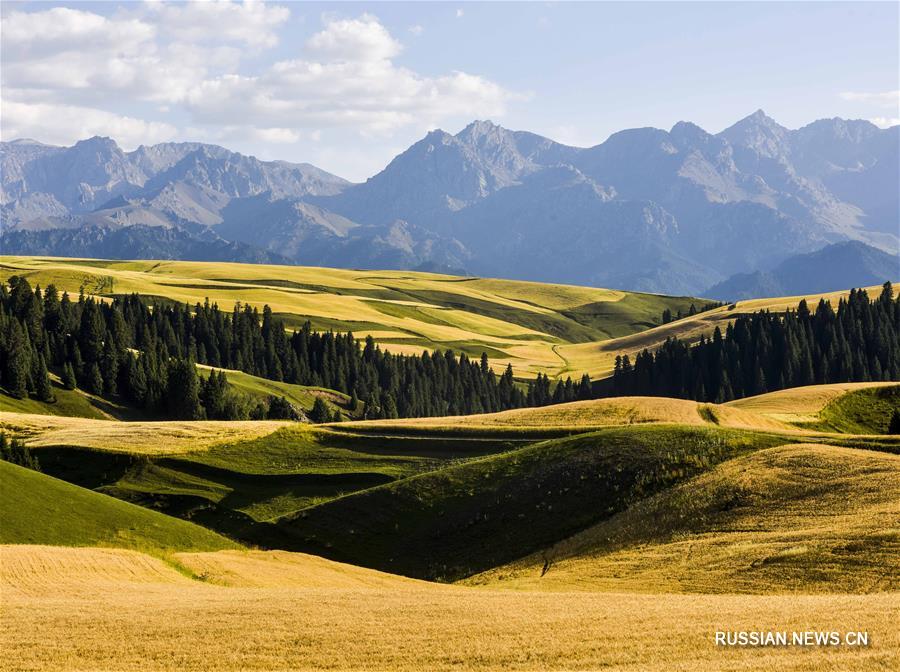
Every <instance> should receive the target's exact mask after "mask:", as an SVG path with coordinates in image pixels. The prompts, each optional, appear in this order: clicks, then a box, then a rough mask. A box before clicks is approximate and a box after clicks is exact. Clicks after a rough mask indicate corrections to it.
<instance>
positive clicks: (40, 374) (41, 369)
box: [34, 355, 56, 402]
mask: <svg viewBox="0 0 900 672" xmlns="http://www.w3.org/2000/svg"><path fill="white" fill-rule="evenodd" d="M34 391H35V396H36V397H37V398H38V399H40V400H41V401H46V402H52V401H55V400H56V399H55V397H54V396H53V386H52V385H51V384H50V375H49V374H48V373H47V364H46V362H45V361H44V356H43V355H39V356H38V358H37V367H36V371H35V373H34Z"/></svg>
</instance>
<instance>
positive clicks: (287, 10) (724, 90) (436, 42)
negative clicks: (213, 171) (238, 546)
mask: <svg viewBox="0 0 900 672" xmlns="http://www.w3.org/2000/svg"><path fill="white" fill-rule="evenodd" d="M898 7H900V5H898V3H894V2H884V3H861V2H852V3H839V2H829V3H818V2H802V3H779V2H765V3H730V2H720V3H681V2H665V3H649V2H648V3H643V2H632V3H537V2H535V3H512V2H503V3H460V2H456V3H356V2H353V3H302V4H301V3H266V4H263V3H259V2H255V3H248V4H244V5H230V4H228V3H215V4H211V3H206V4H202V5H201V4H193V5H183V4H165V5H162V4H160V3H84V2H81V3H68V4H66V3H63V4H50V3H44V2H41V3H30V2H24V3H11V2H5V3H3V8H2V12H3V24H2V31H3V41H2V51H3V53H2V56H3V63H4V67H3V70H2V84H0V94H2V98H3V117H2V134H3V139H12V138H13V137H21V136H28V137H34V138H35V139H38V140H42V141H45V142H52V143H56V144H71V143H72V142H74V141H75V140H77V139H79V138H81V137H85V136H87V135H92V134H103V135H110V136H111V137H114V138H115V139H116V140H117V141H119V142H120V144H122V145H123V147H125V148H127V149H131V148H133V147H135V146H137V145H138V144H141V143H146V144H149V143H154V142H160V141H165V140H203V141H208V142H215V143H218V144H223V145H225V146H227V147H229V148H232V149H235V150H238V151H241V152H245V153H251V154H255V155H257V156H260V157H261V158H266V159H274V158H279V159H285V160H290V161H308V162H310V163H314V164H316V165H318V166H320V167H322V168H324V169H326V170H330V171H332V172H335V173H338V174H340V175H342V176H345V177H347V178H349V179H354V180H362V179H365V178H366V177H368V176H370V175H372V174H374V173H375V172H377V171H378V170H379V169H381V168H382V167H383V166H384V165H385V164H386V163H387V162H388V161H389V160H390V159H391V158H392V157H393V156H394V155H395V154H396V153H398V152H399V151H402V150H403V149H405V148H406V147H407V146H409V145H410V144H411V143H412V142H414V141H415V140H417V139H419V138H420V137H421V136H422V135H423V134H424V133H425V132H427V131H428V130H430V129H432V128H435V127H441V128H444V129H445V130H448V131H451V132H456V131H458V130H459V129H460V128H462V127H463V126H465V124H466V123H468V122H469V121H471V120H472V119H475V118H490V119H492V120H494V121H495V122H497V123H500V124H502V125H504V126H506V127H509V128H513V129H523V130H530V131H534V132H537V133H541V134H543V135H547V136H549V137H551V138H553V139H555V140H558V141H561V142H567V143H570V144H577V145H593V144H597V143H599V142H602V141H603V140H605V139H606V138H607V137H608V136H609V135H610V133H613V132H615V131H618V130H622V129H624V128H632V127H637V126H656V127H660V128H669V127H671V126H672V125H673V124H674V123H675V122H677V121H679V120H690V121H693V122H695V123H697V124H699V125H700V126H702V127H703V128H705V129H707V130H709V131H711V132H717V131H720V130H722V129H723V128H725V127H727V126H729V125H730V124H732V123H734V122H735V121H737V120H738V119H740V118H742V117H744V116H746V115H748V114H750V113H752V112H753V111H754V110H756V109H758V108H763V109H764V110H765V111H766V112H767V113H768V114H769V115H770V116H772V117H774V118H775V119H776V120H777V121H778V122H780V123H781V124H783V125H785V126H787V127H789V128H796V127H799V126H802V125H804V124H806V123H809V122H811V121H813V120H815V119H818V118H822V117H832V116H841V117H848V118H863V119H872V120H874V121H875V122H876V123H879V124H880V125H889V124H894V123H898V119H897V118H898V117H900V110H898V105H900V103H898V95H900V94H898V90H900V83H898V79H900V67H898V54H900V36H898V31H900V14H898V11H900V10H898Z"/></svg>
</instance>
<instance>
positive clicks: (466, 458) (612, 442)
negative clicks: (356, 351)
mask: <svg viewBox="0 0 900 672" xmlns="http://www.w3.org/2000/svg"><path fill="white" fill-rule="evenodd" d="M894 387H895V388H896V387H897V386H894ZM857 389H861V390H862V391H863V392H865V391H866V390H871V391H872V392H873V394H874V393H875V392H877V391H879V390H887V391H890V390H891V389H892V388H890V387H872V388H858V387H854V386H824V387H823V388H809V389H805V390H797V391H794V394H795V395H796V396H797V398H798V399H801V400H802V399H806V400H807V402H798V408H800V409H801V410H803V413H804V415H802V416H797V417H801V420H802V421H801V422H797V417H795V416H790V415H785V414H784V413H783V412H782V413H777V412H773V410H781V411H783V410H784V408H785V406H784V405H785V404H790V401H789V400H787V399H786V397H785V394H784V393H783V392H782V393H774V394H772V395H763V396H762V397H759V398H754V399H748V400H742V401H741V402H736V403H734V404H726V405H716V404H698V403H696V402H692V401H686V400H677V399H665V398H657V397H627V398H615V399H598V400H592V401H585V402H574V403H570V404H562V405H557V406H550V407H544V408H534V409H521V410H516V411H507V412H503V413H494V414H486V415H480V416H470V417H460V418H430V419H428V418H426V419H417V420H397V421H369V422H344V423H339V424H332V425H319V426H311V425H302V424H297V423H290V422H276V421H258V422H257V421H245V422H207V421H202V422H117V421H112V420H94V419H85V418H66V417H58V416H41V415H27V414H17V413H4V412H0V428H4V429H6V430H7V431H8V432H10V433H11V434H13V435H16V436H20V437H22V438H24V439H25V440H26V442H27V444H28V446H29V447H30V448H31V449H32V451H33V452H34V453H35V454H36V455H37V456H38V459H39V460H40V462H41V464H42V466H43V469H44V471H45V472H47V473H49V474H52V475H53V476H56V477H59V478H62V479H64V480H67V481H70V482H73V483H76V484H78V485H81V486H84V487H88V488H92V489H97V490H99V491H101V492H104V493H107V494H111V495H114V496H116V497H119V498H121V499H123V500H126V501H129V502H133V503H137V504H141V505H144V506H148V507H151V508H154V509H157V510H159V511H163V512H166V513H169V514H172V515H176V516H179V517H182V518H187V519H190V520H194V521H195V522H200V523H201V524H203V525H206V526H208V527H211V528H212V529H215V530H218V531H220V532H223V533H226V534H228V535H229V536H231V537H234V538H239V539H242V540H244V541H246V542H248V543H257V544H260V545H263V546H268V547H272V546H274V547H289V548H296V549H300V550H309V549H312V550H315V551H316V552H323V553H327V554H333V555H334V557H338V558H342V559H347V560H351V561H353V562H359V563H362V564H371V565H372V566H375V567H380V568H388V569H392V570H393V571H403V572H409V573H411V574H414V575H418V576H451V577H455V576H458V575H461V574H463V573H466V572H468V571H469V570H470V569H471V571H478V570H479V569H484V568H486V567H487V566H491V565H490V562H493V560H494V558H495V556H493V555H486V556H485V558H484V559H483V560H478V559H476V560H474V561H473V560H471V558H469V557H468V556H467V555H466V554H467V553H469V550H470V549H469V548H467V545H466V534H467V533H468V532H466V530H468V529H469V528H467V527H466V525H470V521H469V519H468V518H467V516H470V515H471V516H476V518H477V516H478V515H480V513H479V512H481V511H492V510H493V508H496V509H497V510H496V511H494V512H493V513H489V514H488V515H489V516H491V517H492V520H495V521H498V520H506V519H507V518H509V517H510V516H511V517H512V519H513V520H512V522H511V523H509V525H508V526H507V527H506V529H505V530H504V531H503V533H504V534H505V533H508V534H511V535H513V536H512V537H510V538H509V539H506V541H505V542H504V543H505V544H506V546H507V548H506V549H505V550H504V551H503V552H504V553H507V555H502V554H501V555H500V556H496V557H498V558H501V559H500V560H498V562H500V561H504V562H505V561H508V560H511V559H514V558H515V557H516V554H517V553H518V554H519V555H521V554H524V553H526V552H528V551H530V550H533V549H534V548H538V547H540V545H541V544H543V543H545V542H546V543H552V542H555V541H558V540H559V539H561V538H563V536H565V534H568V533H574V532H576V531H578V530H579V529H581V528H583V527H584V526H586V525H588V524H590V523H592V522H595V521H596V520H598V519H599V518H598V517H597V516H599V515H600V513H598V512H597V511H594V510H588V511H587V514H586V515H587V518H585V517H584V516H583V514H585V509H584V505H583V502H581V501H579V500H578V498H577V497H576V495H577V494H578V493H581V492H582V491H581V489H580V488H581V487H582V486H585V487H588V489H589V492H590V493H593V494H590V496H591V497H593V496H595V495H596V493H594V491H593V490H591V488H593V487H594V486H597V487H600V485H602V482H601V481H599V480H598V481H597V482H596V483H595V482H594V481H592V480H590V479H588V480H587V481H585V480H584V478H582V472H581V471H580V470H581V469H582V467H583V466H584V465H585V464H586V465H589V468H590V469H594V468H596V469H598V470H602V469H604V468H607V467H608V468H610V469H612V468H613V467H614V468H615V469H616V470H618V471H616V472H615V473H620V472H622V470H623V469H624V470H626V471H627V470H631V469H634V470H637V472H640V476H639V477H640V478H645V477H646V478H649V479H650V480H651V481H652V482H653V483H655V485H654V486H653V487H652V488H651V489H650V491H651V492H655V491H656V490H655V489H656V488H657V487H665V486H667V485H671V483H672V482H674V481H671V482H670V481H669V480H667V478H668V477H662V476H659V474H658V473H657V471H656V470H658V469H663V468H664V467H663V464H669V466H671V467H672V468H673V469H675V471H676V476H675V480H678V479H680V478H683V477H686V476H690V475H693V474H694V473H696V471H694V469H695V468H696V466H697V465H701V466H702V468H704V469H705V468H706V467H708V466H709V465H710V464H714V463H716V462H717V461H718V460H720V459H724V457H723V456H722V455H719V454H718V453H715V454H713V455H709V454H708V452H709V451H710V450H713V449H715V450H719V448H716V446H719V445H720V444H721V445H724V446H731V445H732V442H734V441H737V442H738V443H740V442H742V441H747V442H749V443H750V444H752V445H753V446H754V447H760V446H768V445H773V444H772V442H773V441H776V442H781V443H789V442H794V441H800V440H803V441H810V440H820V441H821V440H824V439H823V438H822V437H826V438H827V440H828V442H830V443H834V442H838V443H839V444H840V445H845V446H851V447H852V446H868V447H873V448H877V449H880V450H886V451H894V452H900V444H898V443H897V441H895V440H893V439H891V438H889V437H884V438H883V439H879V438H877V437H875V436H866V437H859V438H853V437H845V438H840V439H839V438H838V435H837V434H822V433H820V431H819V430H821V431H824V432H830V433H834V432H840V431H850V432H854V433H858V432H859V431H860V430H861V429H865V427H863V425H861V424H859V423H858V422H856V424H854V423H850V422H849V420H848V421H846V422H844V424H840V423H837V421H836V420H834V418H837V417H838V415H837V414H836V412H833V411H829V412H830V413H831V415H829V416H828V417H830V418H832V420H831V422H830V424H823V423H825V421H824V420H821V419H819V420H817V421H816V422H818V424H816V423H813V422H811V420H810V418H811V417H812V416H809V407H808V406H803V405H802V403H807V404H811V403H813V402H812V401H809V400H812V399H816V400H818V401H817V402H815V403H819V404H820V407H821V408H826V407H827V408H829V409H830V408H832V406H834V408H844V407H846V406H848V404H850V402H848V401H845V398H846V399H850V400H851V401H852V402H853V403H852V405H853V408H854V409H856V410H859V408H865V409H869V410H868V412H867V415H866V417H865V418H864V419H865V421H867V422H869V423H870V424H872V423H875V424H877V423H882V424H883V423H884V422H886V418H887V417H889V414H890V409H891V406H890V404H888V403H883V404H881V405H875V406H872V405H871V404H868V403H860V402H858V401H854V400H855V397H854V396H853V395H854V394H856V392H855V390H857ZM885 394H887V393H886V392H885ZM891 394H892V395H893V396H890V397H888V398H889V399H892V400H894V401H896V394H894V393H891ZM823 400H831V402H830V403H831V405H829V404H828V403H827V402H826V401H823ZM863 401H865V400H863ZM838 404H842V405H838ZM816 417H818V416H816ZM840 417H843V416H840ZM847 417H848V418H849V417H851V416H850V415H848V416H847ZM852 417H857V416H852ZM848 423H849V424H848ZM872 426H873V427H874V424H872ZM879 426H880V425H879ZM879 431H882V430H879ZM592 432H593V434H589V433H592ZM566 437H570V438H568V439H567V438H566ZM710 437H712V438H710ZM892 441H893V443H892ZM667 442H671V445H669V444H667ZM710 442H711V443H710ZM707 444H708V445H707ZM662 446H665V447H667V451H666V453H665V456H664V457H659V455H658V453H659V451H660V450H661V447H662ZM710 446H712V447H710ZM670 449H671V450H670ZM722 450H725V449H724V448H723V449H722ZM729 450H731V449H730V448H729V449H728V450H726V451H725V452H726V453H728V454H729V455H730V454H731V453H730V452H729ZM617 451H618V452H617ZM683 451H688V452H687V453H683ZM691 451H693V452H691ZM615 455H620V457H619V458H616V459H619V460H620V461H619V462H616V463H615V464H614V465H613V467H610V465H608V464H606V463H605V462H603V460H604V459H613V457H614V456H615ZM490 456H496V457H494V458H491V459H487V460H485V459H483V458H485V457H490ZM651 457H652V460H656V459H659V460H661V462H654V461H652V460H651ZM554 460H555V461H554ZM582 460H586V462H583V461H582ZM647 460H651V461H650V462H647ZM667 460H669V461H671V460H674V462H672V463H671V464H670V463H669V462H667ZM682 461H686V462H687V464H682V463H681V462H682ZM604 464H606V467H604ZM691 465H693V466H691ZM648 469H649V470H650V472H647V473H645V472H646V470H648ZM547 470H549V471H547ZM545 472H546V474H550V475H546V476H538V475H539V474H545ZM628 473H629V474H631V471H628ZM498 474H503V477H502V478H501V477H500V476H498ZM566 474H568V476H567V475H566ZM648 474H649V475H648ZM545 477H546V478H547V479H549V481H548V482H549V483H553V484H554V485H553V487H552V488H551V489H553V488H557V487H558V488H559V492H560V493H562V494H561V497H562V499H560V500H559V501H557V500H555V499H554V498H550V500H548V501H549V502H550V503H549V504H548V506H550V507H551V508H550V509H548V514H549V512H550V511H552V512H553V513H552V514H550V515H549V517H548V519H547V522H546V526H547V529H541V527H540V526H539V525H538V526H534V527H532V528H529V527H528V526H525V527H524V528H523V532H524V536H523V537H521V538H518V537H515V535H516V534H518V532H516V530H518V529H519V527H522V526H521V521H520V519H519V518H518V516H519V514H522V515H524V516H525V518H524V519H523V520H525V521H530V520H531V517H532V509H533V508H534V507H536V506H538V505H539V503H540V502H543V501H544V496H543V495H541V494H540V493H538V494H535V492H533V488H534V487H536V486H535V483H536V482H540V479H542V478H545ZM634 477H635V478H638V476H634ZM598 478H599V477H598ZM623 478H624V476H623ZM535 479H538V480H537V481H536V480H535ZM559 479H562V481H565V480H566V479H574V480H575V481H576V482H575V483H574V484H572V483H563V482H562V481H560V480H559ZM629 483H630V482H629ZM448 484H449V485H448ZM450 485H452V486H453V487H450ZM606 485H607V486H608V487H610V488H612V489H613V490H612V492H614V493H616V494H615V497H613V499H611V500H610V499H609V497H608V495H609V493H608V492H604V493H602V497H603V498H605V499H602V501H604V502H606V504H604V507H606V508H604V509H603V512H606V513H603V512H601V513H603V515H606V514H607V513H609V511H607V509H608V508H609V507H613V508H612V511H615V510H619V508H621V507H622V506H624V505H626V504H627V503H628V502H629V501H630V499H629V497H630V496H631V495H630V494H629V493H631V490H629V488H631V487H632V485H633V483H632V484H631V485H629V484H628V483H625V482H624V481H623V482H620V481H618V480H617V481H615V482H610V483H607V484H606ZM548 487H549V486H548ZM421 488H424V489H425V490H424V491H423V492H420V489H421ZM435 488H437V490H436V491H435V490H434V489H435ZM448 488H449V489H448ZM505 488H511V490H510V491H509V492H507V491H506V490H505ZM621 488H625V489H624V490H621V491H620V490H619V489H621ZM501 490H502V492H503V493H505V494H504V497H505V496H507V495H509V496H511V497H513V498H514V499H515V500H516V501H515V503H512V502H511V501H506V500H500V499H496V500H492V499H491V498H492V497H499V496H500V495H499V494H498V493H499V492H500V491H501ZM469 492H471V493H475V495H477V496H475V497H474V498H471V499H470V500H467V497H468V494H467V493H469ZM635 492H636V495H635V496H645V495H646V494H647V492H645V491H644V490H643V489H640V488H639V489H638V490H637V491H635ZM354 493H356V494H354ZM510 493H514V494H510ZM582 494H584V493H582ZM585 496H587V495H585ZM445 497H446V498H449V499H447V501H446V502H445V501H444V499H443V498H445ZM479 498H487V499H485V500H484V501H482V500H481V499H479ZM516 498H518V499H516ZM326 505H327V506H326ZM330 506H333V507H335V508H333V509H332V508H329V507H330ZM410 506H413V507H419V509H414V508H413V509H410V508H409V507H410ZM472 507H475V508H472ZM492 507H493V508H492ZM617 507H619V508H617ZM357 508H359V511H357ZM570 509H571V511H570ZM434 510H437V511H441V512H444V515H443V518H442V519H440V520H437V521H435V520H433V518H434V516H435V515H436V514H434ZM561 511H562V512H565V515H563V513H561ZM375 512H378V514H377V515H379V516H383V518H380V519H379V520H377V521H374V522H373V521H368V518H369V517H371V516H372V515H374V514H375ZM557 514H559V516H561V517H562V518H563V519H564V520H566V523H565V524H566V525H569V524H571V525H572V526H571V527H565V525H563V526H562V527H559V526H558V525H557V524H556V523H555V522H553V520H554V519H555V518H556V517H557ZM320 517H322V518H321V521H320ZM407 517H411V518H410V520H413V519H416V520H419V522H418V523H416V524H417V525H418V524H420V525H421V526H422V529H426V528H428V526H431V525H437V526H438V527H440V526H441V525H448V526H450V527H448V528H447V529H448V531H447V532H446V534H451V532H452V533H453V534H459V538H458V539H457V540H456V541H450V542H448V543H450V546H449V547H448V548H447V549H446V551H447V556H448V558H449V560H447V561H445V562H444V563H443V564H446V566H447V568H448V569H446V570H445V568H444V566H443V564H442V565H441V566H435V567H432V566H423V565H422V564H421V563H422V560H421V558H418V557H416V552H415V551H416V549H415V548H413V550H412V551H411V552H410V553H409V554H407V556H406V558H405V561H408V562H409V564H408V565H402V566H400V565H397V564H395V563H396V560H395V559H394V555H393V554H392V552H391V548H392V545H396V544H399V545H400V546H402V545H403V544H410V545H411V546H413V547H415V546H416V544H417V543H419V542H421V541H422V540H421V539H419V540H418V541H417V540H416V537H415V535H411V536H409V535H407V534H406V531H405V530H406V528H405V527H404V526H402V525H399V526H398V521H399V520H405V519H406V518H407ZM439 517H440V516H439ZM346 520H354V521H359V522H360V525H361V526H362V527H361V528H360V529H359V530H357V531H356V532H354V534H352V535H348V534H346V523H345V522H341V521H346ZM370 524H371V526H372V527H371V528H370V529H364V528H365V526H367V525H370ZM380 525H386V526H387V527H388V528H390V529H386V530H382V529H381V528H380V527H379V526H380ZM454 526H456V527H454ZM319 527H321V528H322V529H319ZM457 528H458V529H457ZM472 529H474V530H476V531H478V530H482V529H483V530H484V532H483V534H485V535H486V536H487V537H491V536H492V535H494V533H495V530H494V529H493V527H491V526H490V525H488V526H481V525H479V526H477V527H475V528H472ZM481 533H482V532H479V534H481ZM397 534H399V535H400V536H401V537H403V539H401V540H399V541H396V542H395V541H391V540H392V539H393V536H392V535H397ZM451 536H452V535H451ZM379 537H380V538H381V539H382V541H381V542H377V543H376V544H375V547H374V548H373V549H369V548H368V547H367V544H369V543H370V541H371V539H376V538H379ZM447 538H448V539H450V538H451V537H447ZM502 539H505V537H503V534H499V533H498V534H497V535H495V539H488V541H487V542H486V543H487V544H488V545H490V544H491V543H495V542H496V543H499V542H500V540H502ZM422 543H424V542H422ZM429 543H431V542H429ZM357 544H360V545H359V546H358V545H357ZM345 545H346V548H344V546H345ZM370 551H371V553H370ZM458 551H459V552H461V553H462V555H460V556H459V557H456V556H454V553H457V552H458ZM342 553H346V555H342ZM482 563H487V564H482Z"/></svg>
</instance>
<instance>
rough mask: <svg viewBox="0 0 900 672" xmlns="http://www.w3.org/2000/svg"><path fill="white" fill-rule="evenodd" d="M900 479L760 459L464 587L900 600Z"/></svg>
mask: <svg viewBox="0 0 900 672" xmlns="http://www.w3.org/2000/svg"><path fill="white" fill-rule="evenodd" d="M898 477H900V456H897V455H885V454H881V453H874V452H870V451H865V450H858V449H851V448H836V447H834V446H828V445H818V444H802V445H794V446H782V447H778V448H770V449H767V450H761V451H758V452H755V453H753V454H751V455H747V456H744V457H739V458H736V459H733V460H729V461H727V462H725V463H723V464H720V465H718V466H717V467H715V468H713V469H712V470H711V471H709V472H707V473H705V474H702V475H700V476H697V477H696V478H694V479H692V480H689V481H687V482H684V483H681V484H679V485H677V486H675V487H673V488H671V489H669V490H666V491H664V492H662V493H660V494H658V495H655V496H653V497H650V498H648V499H645V500H643V501H641V502H639V503H637V504H635V505H634V506H632V507H631V508H629V509H628V510H627V511H624V512H622V513H620V514H617V515H615V516H613V517H612V518H609V519H607V520H605V521H604V522H602V523H600V524H598V525H596V526H594V527H590V528H588V529H586V530H585V531H583V532H581V533H579V534H577V535H575V536H573V537H571V538H569V539H566V540H565V541H562V542H560V543H558V544H555V545H553V546H551V547H549V548H546V549H543V550H542V551H541V552H539V553H535V554H533V555H530V556H528V557H526V558H523V559H521V560H518V561H516V562H514V563H511V564H509V565H505V566H502V567H499V568H496V569H491V570H489V571H488V572H486V573H484V574H481V575H478V576H475V577H473V578H471V579H469V580H467V581H466V583H468V584H472V585H485V586H490V587H493V588H498V587H504V588H514V589H516V590H588V591H590V590H634V591H639V592H702V593H716V592H734V591H737V592H754V593H769V592H783V591H791V592H805V593H810V592H855V593H879V592H886V591H897V590H898V588H900V565H898V562H897V557H898V556H900V534H898V531H897V529H896V522H897V520H898V519H900V504H898V501H897V498H896V497H893V496H892V495H891V490H892V486H891V483H894V482H896V480H897V478H898ZM823 512H827V515H824V516H823Z"/></svg>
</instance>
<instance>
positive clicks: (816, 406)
mask: <svg viewBox="0 0 900 672" xmlns="http://www.w3.org/2000/svg"><path fill="white" fill-rule="evenodd" d="M898 387H900V386H898V385H897V383H891V382H887V383H885V382H873V383H834V384H831V385H810V386H808V387H794V388H790V389H787V390H779V391H777V392H769V393H768V394H761V395H758V396H755V397H747V398H746V399H738V400H736V401H731V402H729V403H727V404H725V406H727V407H730V408H736V409H741V410H743V411H748V412H751V413H754V414H756V415H758V416H765V417H768V418H771V419H773V420H777V421H779V422H784V423H788V424H790V425H794V426H796V427H802V428H809V429H822V431H840V432H850V433H854V434H855V433H862V434H869V433H876V434H877V433H882V432H883V431H884V428H882V427H881V424H882V423H884V425H885V427H886V424H887V420H888V419H889V418H890V411H888V410H887V409H888V407H889V406H890V403H888V402H884V403H883V404H882V403H881V402H878V403H876V401H877V400H879V399H880V395H881V394H882V392H874V391H873V392H869V391H870V390H880V389H882V388H885V389H893V390H896V389H897V388H898ZM884 394H887V395H888V398H890V399H894V400H896V395H897V393H896V391H893V392H885V393H884ZM873 395H874V396H873ZM843 399H846V400H847V401H842V400H843ZM873 403H874V404H875V405H874V406H871V408H866V407H867V406H870V405H871V404H873ZM894 403H896V402H894ZM826 409H830V410H826ZM885 413H886V414H887V415H886V416H885ZM860 414H868V415H870V416H871V417H869V418H868V419H865V418H863V417H862V416H861V415H860ZM873 414H874V415H873ZM882 416H884V417H882ZM853 417H857V418H859V419H860V420H861V422H859V423H857V422H856V421H854V420H853V419H852V418H853ZM835 423H836V424H835ZM876 425H877V427H876ZM859 430H862V431H859Z"/></svg>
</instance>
